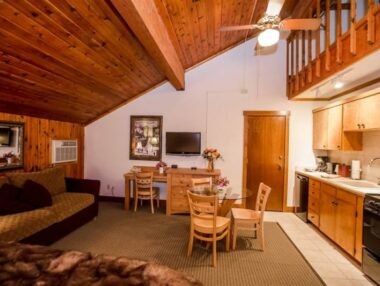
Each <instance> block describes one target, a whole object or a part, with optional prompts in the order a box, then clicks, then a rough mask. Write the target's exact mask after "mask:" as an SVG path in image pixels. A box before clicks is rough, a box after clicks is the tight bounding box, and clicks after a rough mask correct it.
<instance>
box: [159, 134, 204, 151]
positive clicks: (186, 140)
mask: <svg viewBox="0 0 380 286" xmlns="http://www.w3.org/2000/svg"><path fill="white" fill-rule="evenodd" d="M200 153H201V133H200V132H166V154H173V155H199V154H200Z"/></svg>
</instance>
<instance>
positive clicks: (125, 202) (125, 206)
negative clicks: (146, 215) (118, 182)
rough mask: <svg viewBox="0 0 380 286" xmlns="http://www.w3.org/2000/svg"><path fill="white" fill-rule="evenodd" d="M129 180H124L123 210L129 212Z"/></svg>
mask: <svg viewBox="0 0 380 286" xmlns="http://www.w3.org/2000/svg"><path fill="white" fill-rule="evenodd" d="M130 185H131V180H130V179H125V198H124V209H125V210H126V211H128V210H129V206H130V202H131V189H130Z"/></svg>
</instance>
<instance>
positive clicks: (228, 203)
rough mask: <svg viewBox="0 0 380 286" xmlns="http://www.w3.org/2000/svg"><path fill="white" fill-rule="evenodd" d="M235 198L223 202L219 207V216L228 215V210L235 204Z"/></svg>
mask: <svg viewBox="0 0 380 286" xmlns="http://www.w3.org/2000/svg"><path fill="white" fill-rule="evenodd" d="M235 201H236V200H235V199H224V200H223V202H222V203H221V204H220V206H219V207H218V215H219V216H227V214H228V212H229V211H230V210H231V208H232V205H233V204H234V202H235Z"/></svg>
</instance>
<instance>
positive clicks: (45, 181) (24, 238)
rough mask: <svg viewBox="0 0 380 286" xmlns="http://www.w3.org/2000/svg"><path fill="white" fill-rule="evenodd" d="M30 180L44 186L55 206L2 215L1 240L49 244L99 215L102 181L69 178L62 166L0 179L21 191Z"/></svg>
mask: <svg viewBox="0 0 380 286" xmlns="http://www.w3.org/2000/svg"><path fill="white" fill-rule="evenodd" d="M27 180H33V181H34V182H37V183H39V184H41V185H43V186H44V187H45V188H46V189H47V190H48V191H49V193H50V194H51V198H52V206H49V207H43V208H38V209H34V210H31V211H25V212H20V213H15V214H8V215H2V216H0V241H20V242H25V243H31V244H42V245H48V244H51V243H53V242H54V241H56V240H58V239H60V238H61V237H63V236H65V235H66V234H68V233H70V232H71V231H73V230H74V229H76V228H78V227H80V226H82V225H83V224H85V223H87V222H88V221H90V220H92V219H93V218H94V217H96V216H97V215H98V198H99V189H100V181H97V180H85V179H74V178H65V174H64V169H63V168H61V167H54V168H49V169H46V170H43V171H40V172H27V173H9V174H7V175H6V176H3V177H0V188H1V186H2V185H4V184H6V183H8V184H11V185H14V186H16V187H18V188H21V187H22V186H23V184H24V183H25V182H26V181H27Z"/></svg>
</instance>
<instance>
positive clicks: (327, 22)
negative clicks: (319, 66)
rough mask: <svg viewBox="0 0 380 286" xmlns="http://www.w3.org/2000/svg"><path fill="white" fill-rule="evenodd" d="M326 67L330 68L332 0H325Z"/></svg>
mask: <svg viewBox="0 0 380 286" xmlns="http://www.w3.org/2000/svg"><path fill="white" fill-rule="evenodd" d="M325 1H326V3H325V4H326V5H325V54H326V56H325V69H326V70H327V71H329V70H330V61H331V54H330V0H325Z"/></svg>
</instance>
